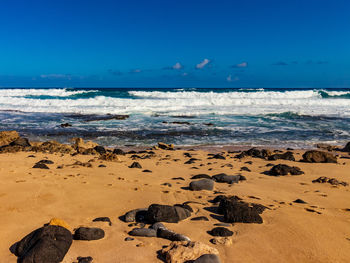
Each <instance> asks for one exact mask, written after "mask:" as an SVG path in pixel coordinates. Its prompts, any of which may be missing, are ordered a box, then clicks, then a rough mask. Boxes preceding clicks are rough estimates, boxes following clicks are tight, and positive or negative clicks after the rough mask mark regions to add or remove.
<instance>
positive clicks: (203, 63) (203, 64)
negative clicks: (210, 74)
mask: <svg viewBox="0 0 350 263" xmlns="http://www.w3.org/2000/svg"><path fill="white" fill-rule="evenodd" d="M209 62H210V60H209V59H207V58H205V59H203V61H202V62H201V63H199V64H197V65H196V68H197V69H202V68H204V67H205V66H206V65H207V64H208V63H209Z"/></svg>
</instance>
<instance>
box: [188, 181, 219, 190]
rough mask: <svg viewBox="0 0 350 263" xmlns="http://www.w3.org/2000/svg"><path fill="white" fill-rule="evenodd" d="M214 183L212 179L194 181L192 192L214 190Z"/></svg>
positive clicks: (191, 186)
mask: <svg viewBox="0 0 350 263" xmlns="http://www.w3.org/2000/svg"><path fill="white" fill-rule="evenodd" d="M213 188H214V181H213V180H210V179H202V180H198V181H193V182H191V183H190V189H191V190H192V191H200V190H213Z"/></svg>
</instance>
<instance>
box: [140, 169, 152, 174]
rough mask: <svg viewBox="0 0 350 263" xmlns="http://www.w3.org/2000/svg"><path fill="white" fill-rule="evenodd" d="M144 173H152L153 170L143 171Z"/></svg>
mask: <svg viewBox="0 0 350 263" xmlns="http://www.w3.org/2000/svg"><path fill="white" fill-rule="evenodd" d="M142 172H143V173H152V171H151V170H147V169H146V170H143V171H142Z"/></svg>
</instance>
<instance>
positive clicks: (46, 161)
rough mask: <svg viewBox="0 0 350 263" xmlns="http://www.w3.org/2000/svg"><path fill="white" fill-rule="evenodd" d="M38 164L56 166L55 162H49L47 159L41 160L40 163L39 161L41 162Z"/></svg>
mask: <svg viewBox="0 0 350 263" xmlns="http://www.w3.org/2000/svg"><path fill="white" fill-rule="evenodd" d="M37 163H44V164H54V162H53V161H51V160H47V159H43V160H40V161H39V162H37Z"/></svg>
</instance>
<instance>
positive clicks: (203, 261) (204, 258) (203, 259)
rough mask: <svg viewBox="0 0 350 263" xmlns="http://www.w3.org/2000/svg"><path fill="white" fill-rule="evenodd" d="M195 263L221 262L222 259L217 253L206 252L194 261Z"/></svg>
mask: <svg viewBox="0 0 350 263" xmlns="http://www.w3.org/2000/svg"><path fill="white" fill-rule="evenodd" d="M193 263H220V259H219V257H218V256H217V255H215V254H204V255H201V256H200V257H199V258H197V259H196V260H195V261H193Z"/></svg>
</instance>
